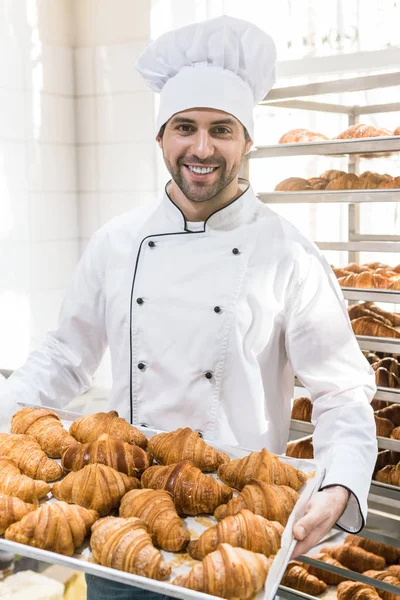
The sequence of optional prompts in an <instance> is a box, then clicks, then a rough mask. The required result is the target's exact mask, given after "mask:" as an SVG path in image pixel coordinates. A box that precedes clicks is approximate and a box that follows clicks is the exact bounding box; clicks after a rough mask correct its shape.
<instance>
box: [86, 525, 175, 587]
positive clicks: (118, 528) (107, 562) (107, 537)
mask: <svg viewBox="0 0 400 600" xmlns="http://www.w3.org/2000/svg"><path fill="white" fill-rule="evenodd" d="M90 547H91V549H92V554H93V558H94V560H95V561H96V563H98V564H99V565H103V567H112V568H113V569H119V570H120V571H126V572H127V573H134V574H135V575H141V576H142V577H150V578H151V579H158V580H162V579H167V577H169V575H170V574H171V565H170V564H169V563H167V562H165V561H164V560H163V559H162V556H161V553H160V551H159V550H157V548H155V547H154V546H153V543H152V541H151V537H150V535H149V534H148V533H147V528H146V525H145V523H144V522H143V521H141V520H140V519H137V518H136V517H130V518H129V519H123V518H121V517H104V518H103V519H100V520H99V521H97V522H96V523H95V524H94V525H93V526H92V536H91V538H90Z"/></svg>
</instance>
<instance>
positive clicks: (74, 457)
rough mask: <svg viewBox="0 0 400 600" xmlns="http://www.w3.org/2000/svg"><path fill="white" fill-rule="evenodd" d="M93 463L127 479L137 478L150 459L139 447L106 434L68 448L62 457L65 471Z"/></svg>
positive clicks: (78, 468) (149, 462)
mask: <svg viewBox="0 0 400 600" xmlns="http://www.w3.org/2000/svg"><path fill="white" fill-rule="evenodd" d="M93 463H100V464H102V465H107V466H108V467H112V468H113V469H115V470H116V471H119V472H120V473H125V474H126V475H129V477H137V476H138V475H140V473H142V472H143V471H144V470H145V469H147V468H148V467H149V466H150V465H151V459H150V456H149V455H148V454H147V452H146V451H145V450H143V449H142V448H140V447H139V446H133V445H132V444H128V443H127V442H123V441H122V440H115V439H114V438H112V437H110V436H109V435H107V434H104V435H101V436H100V437H99V438H98V439H97V440H95V441H94V442H89V443H88V444H75V445H74V446H70V447H69V448H67V450H66V451H65V452H64V454H63V455H62V466H63V468H64V470H65V471H79V470H80V469H82V468H83V467H84V466H85V465H88V464H93Z"/></svg>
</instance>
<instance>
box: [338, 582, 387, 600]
mask: <svg viewBox="0 0 400 600" xmlns="http://www.w3.org/2000/svg"><path fill="white" fill-rule="evenodd" d="M337 600H380V596H379V594H378V593H377V592H376V590H375V588H373V587H371V586H370V585H366V584H365V583H359V582H358V581H344V582H343V583H339V585H338V587H337Z"/></svg>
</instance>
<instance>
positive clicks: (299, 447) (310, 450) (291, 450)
mask: <svg viewBox="0 0 400 600" xmlns="http://www.w3.org/2000/svg"><path fill="white" fill-rule="evenodd" d="M286 456H291V457H292V458H314V446H313V442H312V437H311V436H310V437H308V438H306V439H304V440H299V441H294V442H290V443H289V444H288V445H287V446H286Z"/></svg>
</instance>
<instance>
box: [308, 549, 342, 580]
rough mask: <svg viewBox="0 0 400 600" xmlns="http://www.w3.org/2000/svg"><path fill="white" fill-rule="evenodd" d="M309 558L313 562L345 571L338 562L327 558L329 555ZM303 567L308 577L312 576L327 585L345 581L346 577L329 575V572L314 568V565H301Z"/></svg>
mask: <svg viewBox="0 0 400 600" xmlns="http://www.w3.org/2000/svg"><path fill="white" fill-rule="evenodd" d="M310 558H314V559H315V560H319V561H321V562H324V563H326V564H328V565H333V566H335V567H340V568H341V569H345V570H347V567H345V566H344V565H342V564H341V563H340V562H339V561H338V560H336V559H335V558H332V556H329V554H323V553H321V554H312V555H311V556H310ZM303 567H304V568H305V569H306V570H307V571H308V572H309V573H310V575H314V577H317V578H318V579H321V580H322V581H324V582H325V583H326V584H327V585H339V583H341V582H342V581H346V580H347V579H346V577H343V576H342V575H336V573H331V571H325V569H323V567H315V566H314V565H305V564H304V565H303Z"/></svg>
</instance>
